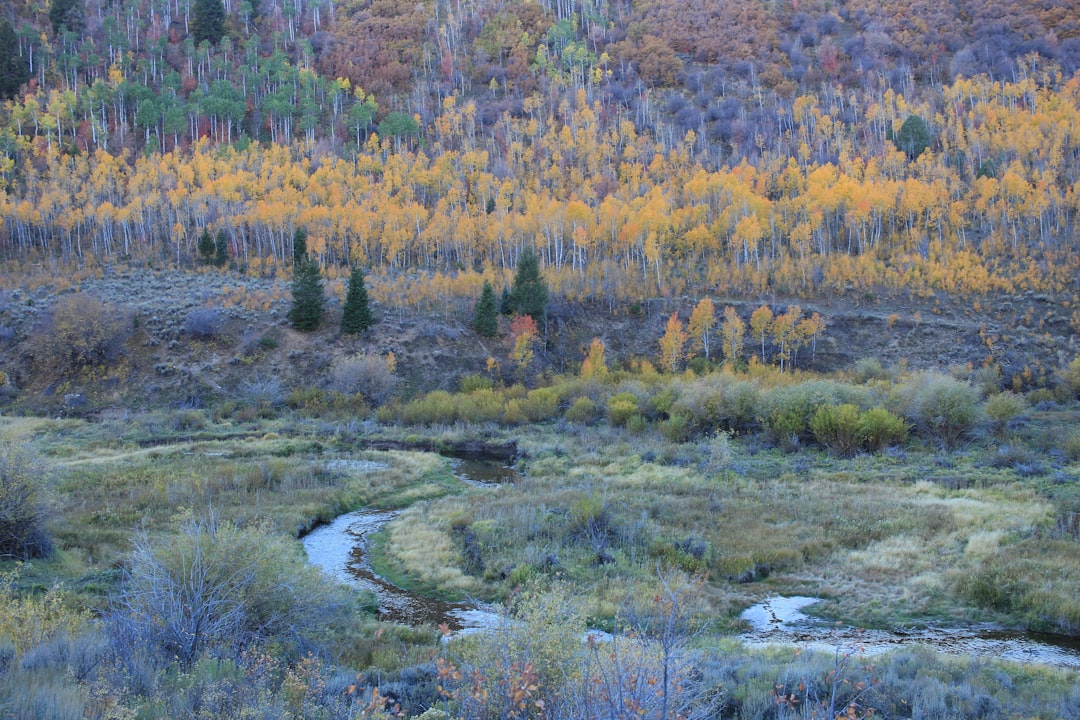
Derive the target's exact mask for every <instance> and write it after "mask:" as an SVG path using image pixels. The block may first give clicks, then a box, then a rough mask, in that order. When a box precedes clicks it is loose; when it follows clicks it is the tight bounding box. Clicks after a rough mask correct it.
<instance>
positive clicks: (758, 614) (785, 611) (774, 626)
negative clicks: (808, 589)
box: [739, 596, 1080, 668]
mask: <svg viewBox="0 0 1080 720" xmlns="http://www.w3.org/2000/svg"><path fill="white" fill-rule="evenodd" d="M819 601H820V598H812V597H798V596H796V597H782V596H775V597H771V598H768V599H767V600H765V601H764V602H761V603H758V604H757V605H752V606H750V607H748V608H747V609H746V610H743V612H742V614H741V615H740V617H741V618H742V619H743V620H745V621H746V622H747V623H748V624H749V625H750V628H751V629H750V630H748V631H747V632H745V633H743V634H742V635H741V636H740V638H739V639H740V640H742V642H743V644H744V645H746V646H747V647H764V646H775V645H791V646H795V647H799V648H805V649H812V650H822V651H826V652H836V651H837V650H839V651H840V652H841V653H847V652H854V653H857V654H860V655H879V654H881V653H885V652H888V651H890V650H896V649H898V648H900V647H904V646H907V645H923V646H925V647H928V648H930V649H932V650H935V651H937V652H939V653H944V654H946V655H964V656H976V657H984V658H999V659H1002V660H1009V661H1011V662H1019V663H1039V664H1044V665H1054V666H1057V667H1068V668H1080V639H1077V638H1069V637H1064V636H1058V635H1044V634H1040V633H1031V632H1023V631H1018V630H1003V629H1001V628H998V627H992V626H988V627H982V626H975V627H967V628H954V627H927V628H921V629H917V630H910V631H902V632H889V631H888V630H863V629H859V628H854V627H850V626H846V625H838V624H835V623H830V622H828V621H826V620H821V619H819V618H815V617H811V616H809V615H807V614H805V613H804V612H802V609H803V608H805V607H808V606H810V605H813V604H814V603H816V602H819Z"/></svg>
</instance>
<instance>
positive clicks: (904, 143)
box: [894, 115, 930, 160]
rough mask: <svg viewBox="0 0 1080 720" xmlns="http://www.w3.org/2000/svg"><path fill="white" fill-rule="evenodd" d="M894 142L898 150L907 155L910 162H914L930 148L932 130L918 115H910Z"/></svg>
mask: <svg viewBox="0 0 1080 720" xmlns="http://www.w3.org/2000/svg"><path fill="white" fill-rule="evenodd" d="M894 142H895V143H896V147H897V148H898V149H900V150H903V151H904V152H905V153H907V156H908V159H909V160H914V159H915V158H917V157H919V156H920V155H922V154H923V152H925V151H926V148H928V147H929V146H930V129H929V128H928V127H927V126H926V121H925V120H923V119H922V118H921V117H919V116H918V115H908V117H907V120H905V121H904V124H903V125H901V126H900V132H898V133H896V139H895V140H894Z"/></svg>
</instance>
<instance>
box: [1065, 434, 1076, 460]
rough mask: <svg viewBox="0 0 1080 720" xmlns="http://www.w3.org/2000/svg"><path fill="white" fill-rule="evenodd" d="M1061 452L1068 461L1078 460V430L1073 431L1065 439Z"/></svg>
mask: <svg viewBox="0 0 1080 720" xmlns="http://www.w3.org/2000/svg"><path fill="white" fill-rule="evenodd" d="M1063 450H1064V451H1065V455H1066V456H1067V457H1068V458H1069V459H1070V460H1080V428H1077V429H1076V430H1073V431H1072V434H1070V435H1069V437H1067V438H1066V439H1065V447H1064V448H1063Z"/></svg>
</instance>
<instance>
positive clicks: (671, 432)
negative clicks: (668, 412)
mask: <svg viewBox="0 0 1080 720" xmlns="http://www.w3.org/2000/svg"><path fill="white" fill-rule="evenodd" d="M660 434H661V435H663V436H664V438H665V439H666V440H669V441H671V442H685V441H686V440H687V439H688V438H689V437H690V420H689V418H687V417H686V415H683V414H682V413H674V414H673V415H672V416H671V417H669V418H668V419H667V420H662V421H661V422H660Z"/></svg>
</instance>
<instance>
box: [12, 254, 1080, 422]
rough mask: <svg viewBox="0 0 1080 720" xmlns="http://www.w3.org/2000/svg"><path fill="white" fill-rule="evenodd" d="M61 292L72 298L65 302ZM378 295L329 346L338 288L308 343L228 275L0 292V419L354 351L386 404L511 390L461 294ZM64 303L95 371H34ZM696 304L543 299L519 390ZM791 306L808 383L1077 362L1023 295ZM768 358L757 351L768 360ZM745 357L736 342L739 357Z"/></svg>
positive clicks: (650, 332) (180, 391)
mask: <svg viewBox="0 0 1080 720" xmlns="http://www.w3.org/2000/svg"><path fill="white" fill-rule="evenodd" d="M76 290H77V291H79V292H80V293H82V294H81V295H75V294H73V293H75V291H76ZM391 290H392V288H386V287H384V286H382V284H380V283H379V282H375V283H374V284H373V285H372V287H371V294H372V296H373V297H374V298H376V301H375V304H374V311H375V317H376V324H375V326H374V327H373V328H372V329H371V330H369V331H368V332H366V333H364V334H363V335H361V336H358V337H350V336H343V335H341V333H340V330H339V328H338V318H339V317H340V301H341V298H342V297H343V294H344V293H343V288H342V285H341V283H331V284H330V286H329V289H328V292H329V295H330V308H329V310H328V314H327V317H326V320H325V322H324V324H323V328H322V329H321V330H319V331H317V332H315V333H300V332H297V331H295V330H293V329H292V328H291V327H290V326H289V323H288V321H287V319H286V315H287V313H288V309H289V306H290V300H289V298H290V292H289V283H288V282H285V281H274V280H259V279H257V278H251V277H245V276H242V275H238V274H236V273H231V272H222V271H216V270H210V271H204V272H202V273H184V272H176V271H150V270H128V269H122V270H111V271H109V272H107V273H105V274H104V275H103V276H102V277H100V278H86V279H84V280H82V281H81V282H80V283H79V284H78V285H77V287H67V288H65V287H64V284H61V285H60V287H59V288H58V287H56V286H54V284H53V283H50V282H46V283H45V284H41V285H39V286H38V287H37V288H36V290H32V291H27V290H21V289H14V290H10V291H8V292H7V293H6V295H5V297H6V303H5V305H4V306H3V308H2V309H0V327H3V328H4V337H5V340H4V343H3V345H2V346H0V367H2V368H3V369H4V371H5V373H6V375H7V377H8V381H9V385H8V390H7V392H6V394H5V401H6V402H7V403H8V407H9V409H10V408H19V409H21V410H23V411H27V410H29V411H32V412H35V413H46V414H55V413H57V412H60V413H64V414H74V415H82V414H86V413H96V412H100V411H102V410H106V409H109V408H118V407H122V408H128V409H130V410H139V409H142V410H149V409H153V408H154V407H156V406H160V405H166V406H172V407H184V406H195V407H209V406H212V405H215V404H217V403H220V402H223V401H228V400H234V401H243V400H244V399H245V397H246V395H247V394H249V393H251V392H254V391H255V389H253V388H251V387H249V385H250V384H251V382H252V379H253V377H258V378H260V380H263V381H266V380H270V379H273V380H275V381H276V382H277V383H278V386H277V390H276V392H277V395H279V398H278V399H279V400H280V399H283V398H284V397H285V396H286V395H287V394H288V393H289V392H290V391H292V390H295V389H299V388H303V387H309V386H311V387H322V388H328V387H332V386H333V383H334V380H333V368H334V366H335V363H339V362H340V361H342V360H343V359H345V358H347V357H350V356H354V355H357V354H359V355H377V356H385V355H386V354H388V353H393V355H394V357H395V359H396V371H395V374H396V376H397V377H398V378H399V379H400V381H402V382H401V383H400V384H397V385H395V386H394V388H393V394H394V395H396V396H406V397H410V396H415V395H417V394H420V393H423V392H427V391H430V390H434V389H443V390H456V389H457V387H458V383H459V381H460V379H461V378H462V377H464V376H466V375H470V374H480V375H485V374H489V372H490V371H489V369H488V359H489V358H492V359H493V360H494V361H496V363H498V368H497V369H496V370H495V371H494V377H495V379H496V380H499V379H502V380H504V381H506V382H513V381H514V380H515V379H516V376H515V374H514V372H513V362H512V360H511V358H510V353H511V350H512V347H513V339H512V337H511V336H510V334H509V332H508V330H507V329H506V325H505V324H504V325H503V330H502V332H501V333H500V335H499V336H497V337H494V338H485V337H482V336H480V335H478V334H477V333H476V332H475V331H474V330H473V329H472V328H471V322H472V318H473V301H472V300H471V299H468V298H465V299H461V300H454V301H450V302H447V303H445V304H443V305H442V306H441V307H440V308H438V309H435V308H431V307H428V306H420V307H419V308H418V307H416V306H413V307H402V306H400V305H398V304H396V303H394V302H393V301H392V297H393V293H392V292H391ZM74 297H89V298H93V299H95V300H100V301H101V302H102V303H104V305H105V307H106V308H108V314H109V315H115V317H116V318H117V319H119V320H121V321H122V325H120V326H117V327H116V328H115V335H114V336H112V337H110V338H109V342H110V343H112V344H114V345H115V347H114V348H113V350H114V351H115V354H114V355H112V356H111V357H110V358H109V359H107V360H104V359H103V361H104V363H105V364H104V365H99V364H98V363H97V362H92V363H89V367H87V368H82V369H80V367H79V366H78V365H75V366H72V365H67V364H64V363H52V362H48V361H43V358H42V351H41V347H42V341H43V338H44V337H52V336H53V335H54V334H55V323H54V322H53V321H52V316H53V313H54V310H55V308H56V307H57V306H58V305H62V304H63V301H64V300H65V298H74ZM698 300H699V298H698V297H696V296H686V297H681V298H667V299H664V298H653V299H650V300H648V301H646V302H644V303H639V304H628V303H620V304H617V305H615V306H609V305H607V304H601V303H595V302H592V303H570V302H567V301H565V300H559V301H556V302H554V303H553V304H552V305H551V307H550V309H549V322H548V330H547V333H546V334H545V336H544V340H545V342H544V343H543V345H542V346H541V347H540V348H539V349H538V353H537V359H536V360H535V362H534V364H533V365H531V366H530V373H531V375H533V376H534V377H532V378H531V379H529V380H528V382H529V384H535V383H537V382H541V378H542V377H543V376H550V375H552V374H567V373H570V374H573V373H576V372H577V371H578V368H579V366H580V365H581V363H582V361H583V359H584V358H585V353H586V351H587V349H588V346H589V344H590V342H591V341H592V340H593V338H600V339H601V340H602V341H603V342H604V343H605V345H606V347H607V356H608V360H609V362H611V363H613V364H614V365H617V366H618V365H625V366H627V367H629V366H631V365H632V364H633V362H634V361H638V360H642V359H645V360H649V361H651V362H653V363H659V355H660V350H659V339H660V337H661V336H662V335H663V333H664V324H665V322H666V320H667V318H668V317H669V315H670V314H671V313H673V312H674V313H678V314H679V315H680V316H681V317H682V320H683V321H684V322H687V321H688V320H689V316H690V314H691V310H692V309H693V308H694V306H695V305H696V304H697V302H698ZM713 301H714V303H715V304H716V306H717V307H718V309H719V310H722V309H723V308H724V307H728V306H730V307H732V308H734V309H735V310H736V311H737V312H738V314H739V315H740V316H741V317H742V318H743V319H744V321H748V320H749V318H750V315H751V314H752V313H753V311H754V310H755V309H757V308H758V307H759V306H760V305H762V304H766V305H769V306H771V307H772V308H774V309H775V310H776V311H777V312H778V313H779V312H781V311H782V310H783V309H784V308H785V307H786V306H787V305H788V304H790V303H791V302H793V300H792V299H785V298H783V297H768V296H762V297H760V298H758V299H748V298H746V297H724V296H714V297H713ZM797 302H802V309H803V311H804V313H805V314H807V315H809V314H810V313H813V312H818V313H820V314H821V316H822V318H823V320H824V322H825V331H824V332H823V333H822V336H821V338H820V340H819V342H818V344H817V349H816V352H815V353H814V355H813V358H812V359H811V358H810V357H809V356H806V357H804V358H803V359H802V361H801V363H800V367H804V368H807V369H811V370H816V371H819V372H828V371H843V370H850V369H851V368H852V367H854V366H855V364H856V363H857V362H858V361H859V360H863V359H877V360H879V361H880V362H881V363H882V364H883V365H885V366H903V367H908V368H911V369H919V368H923V369H945V368H953V369H954V370H955V371H958V372H961V373H962V374H964V375H965V376H970V377H980V378H987V377H993V380H992V382H993V384H995V385H996V386H997V387H1013V388H1018V389H1032V388H1037V387H1043V386H1046V385H1052V384H1053V383H1055V382H1056V378H1055V373H1056V371H1057V370H1058V369H1060V368H1063V367H1065V365H1067V364H1068V362H1069V361H1070V360H1071V359H1072V358H1073V357H1075V356H1076V354H1077V352H1078V351H1080V348H1078V347H1077V338H1076V335H1075V334H1073V333H1072V332H1071V331H1070V328H1069V320H1068V315H1067V312H1068V309H1067V307H1066V306H1064V305H1063V304H1062V303H1060V302H1056V301H1054V300H1053V299H1052V298H1051V297H1049V296H1045V295H1037V294H1035V293H1033V292H1027V293H1023V294H1018V295H1015V296H1011V295H1010V296H999V297H996V298H983V299H981V300H972V301H964V302H957V301H953V300H950V299H949V298H948V296H946V295H941V296H940V297H938V298H920V297H917V296H913V295H907V294H905V295H884V296H874V295H871V294H866V295H864V296H862V297H860V298H858V299H852V298H850V297H847V296H833V297H828V296H821V297H819V298H817V299H814V300H811V301H809V302H806V301H801V300H798V301H797ZM718 314H720V313H719V312H718ZM503 322H504V323H505V322H506V321H505V320H504V321H503ZM131 328H134V330H131ZM718 334H719V331H718ZM687 349H688V350H689V349H690V346H689V344H688V347H687ZM698 352H699V354H700V351H698ZM774 352H775V349H774V348H773V347H772V344H771V342H770V355H771V354H773V353H774ZM753 355H754V349H753V343H752V342H750V341H747V346H746V347H745V348H744V350H743V353H742V357H743V359H744V360H746V359H749V358H750V357H751V356H753ZM46 360H47V358H46ZM984 368H988V369H989V370H984ZM103 372H104V373H105V374H106V375H107V380H106V381H105V382H102V380H103V378H102V373H103ZM986 372H990V373H991V375H987V374H986ZM980 382H982V380H980ZM65 396H70V397H69V399H68V400H65Z"/></svg>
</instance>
